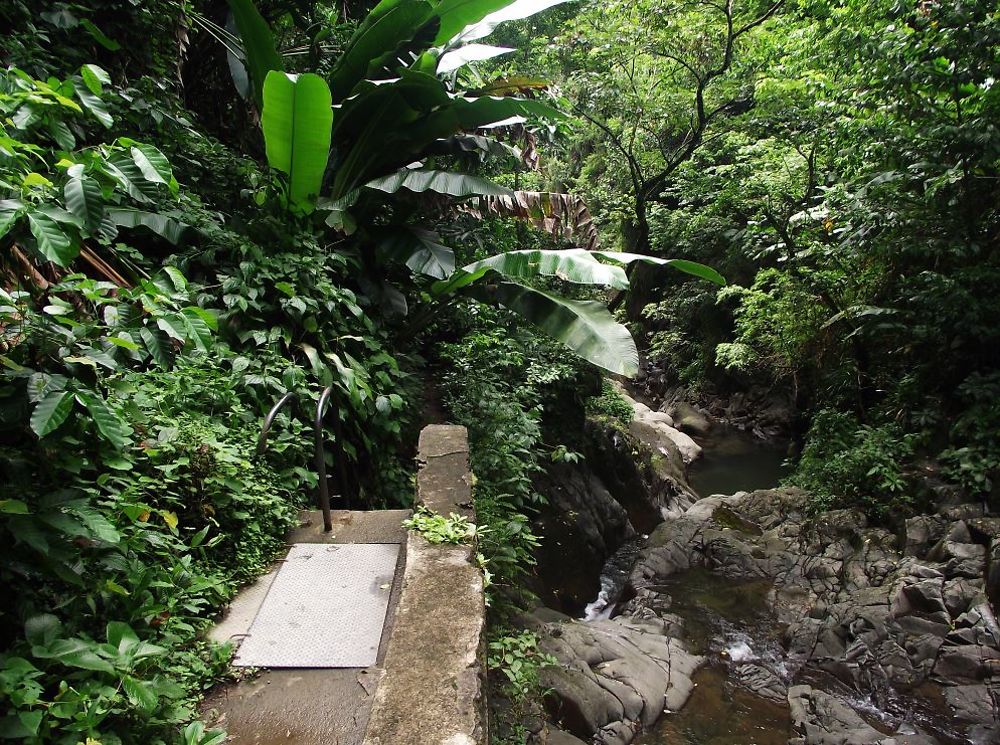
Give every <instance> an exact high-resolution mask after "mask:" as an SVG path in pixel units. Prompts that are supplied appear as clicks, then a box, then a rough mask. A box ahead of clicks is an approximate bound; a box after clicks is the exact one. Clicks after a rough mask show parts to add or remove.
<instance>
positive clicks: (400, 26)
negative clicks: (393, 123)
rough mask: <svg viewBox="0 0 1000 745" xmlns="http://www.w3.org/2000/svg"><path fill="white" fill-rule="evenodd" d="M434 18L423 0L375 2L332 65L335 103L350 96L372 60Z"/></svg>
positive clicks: (429, 6)
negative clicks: (376, 3) (334, 64)
mask: <svg viewBox="0 0 1000 745" xmlns="http://www.w3.org/2000/svg"><path fill="white" fill-rule="evenodd" d="M433 17H434V9H433V8H432V7H431V4H430V3H428V2H426V0H383V1H382V2H381V3H379V4H378V5H376V6H375V7H374V8H373V9H372V11H371V12H370V13H369V14H368V15H367V16H366V17H365V20H364V21H363V22H362V23H361V25H360V26H358V29H357V31H355V32H354V34H353V35H352V36H351V38H350V40H349V41H348V42H347V47H346V48H345V49H344V53H343V54H342V55H341V56H340V58H339V59H338V60H337V64H336V66H335V67H334V68H333V73H332V74H331V76H330V81H331V82H332V84H333V92H334V98H335V100H336V101H337V103H340V102H341V101H343V100H344V99H345V98H347V97H348V96H350V95H351V93H352V91H353V90H354V87H355V86H356V85H357V84H358V83H359V82H360V81H361V80H363V79H364V77H365V75H366V73H367V72H368V69H369V67H370V66H371V64H372V63H373V62H375V61H376V60H378V59H380V58H382V57H383V56H384V55H386V54H388V53H391V52H393V51H395V50H396V49H398V48H399V47H400V46H401V45H403V44H405V43H406V42H407V41H409V40H411V39H413V38H414V36H416V35H418V33H420V32H421V30H422V28H423V27H424V26H425V25H426V24H427V23H428V21H431V19H432V18H433ZM432 38H433V37H428V41H430V39H432ZM428 46H429V44H428Z"/></svg>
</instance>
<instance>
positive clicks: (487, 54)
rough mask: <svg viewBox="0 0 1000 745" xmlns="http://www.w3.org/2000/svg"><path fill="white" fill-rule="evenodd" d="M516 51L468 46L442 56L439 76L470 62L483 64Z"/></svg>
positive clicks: (439, 61) (484, 46) (509, 48)
mask: <svg viewBox="0 0 1000 745" xmlns="http://www.w3.org/2000/svg"><path fill="white" fill-rule="evenodd" d="M513 51H515V50H514V49H512V48H511V47H495V46H492V45H490V44H467V45H466V46H464V47H459V48H458V49H454V50H452V51H450V52H447V53H446V54H443V55H441V59H440V60H438V68H437V71H438V74H439V75H444V74H447V73H449V72H454V71H455V70H457V69H459V68H460V67H463V66H465V65H467V64H469V63H470V62H481V61H482V60H488V59H493V58H494V57H499V56H501V55H503V54H510V53H511V52H513Z"/></svg>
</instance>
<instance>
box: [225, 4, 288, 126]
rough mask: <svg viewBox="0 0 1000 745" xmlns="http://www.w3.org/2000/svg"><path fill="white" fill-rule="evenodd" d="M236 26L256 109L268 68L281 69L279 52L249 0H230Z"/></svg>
mask: <svg viewBox="0 0 1000 745" xmlns="http://www.w3.org/2000/svg"><path fill="white" fill-rule="evenodd" d="M229 8H230V10H232V12H233V20H234V21H235V22H236V29H237V31H239V33H240V38H241V39H242V40H243V61H244V65H245V66H246V69H247V72H248V73H249V74H250V80H251V82H252V83H253V94H254V101H256V103H257V108H258V110H260V109H261V107H262V106H263V105H264V81H265V80H266V79H267V75H268V73H269V72H271V70H283V69H285V68H284V65H283V64H282V61H281V55H280V54H278V52H277V50H276V49H275V47H274V36H272V34H271V29H270V28H269V27H268V25H267V23H266V22H265V21H264V19H263V18H262V17H261V15H260V13H259V12H258V11H257V8H256V7H255V6H254V4H253V2H252V0H229Z"/></svg>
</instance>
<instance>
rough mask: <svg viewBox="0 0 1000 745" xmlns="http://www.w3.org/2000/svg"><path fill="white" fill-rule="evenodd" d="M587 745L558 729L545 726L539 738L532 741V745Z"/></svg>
mask: <svg viewBox="0 0 1000 745" xmlns="http://www.w3.org/2000/svg"><path fill="white" fill-rule="evenodd" d="M536 744H537V745H587V743H585V742H584V741H583V740H581V739H580V738H578V737H573V735H571V734H569V733H568V732H563V731H562V730H561V729H559V728H558V727H553V726H551V725H547V726H546V727H545V730H544V731H543V732H542V734H541V736H540V737H538V738H536V739H534V740H533V741H532V745H536Z"/></svg>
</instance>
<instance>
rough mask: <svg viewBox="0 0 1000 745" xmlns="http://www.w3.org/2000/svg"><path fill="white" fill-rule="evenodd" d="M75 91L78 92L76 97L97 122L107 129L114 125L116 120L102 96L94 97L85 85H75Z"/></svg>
mask: <svg viewBox="0 0 1000 745" xmlns="http://www.w3.org/2000/svg"><path fill="white" fill-rule="evenodd" d="M73 89H74V90H75V91H76V97H77V98H79V99H80V103H82V104H83V107H84V108H85V109H86V110H87V111H89V112H90V113H91V114H93V115H94V117H95V118H96V119H97V121H99V122H100V123H101V124H103V125H104V126H105V127H110V126H111V125H112V124H114V122H115V120H114V118H113V117H112V116H111V114H110V113H109V112H108V107H107V106H105V105H104V101H102V100H101V98H100V96H96V95H94V94H93V93H92V92H91V90H90V89H89V88H87V86H85V85H78V84H77V83H73Z"/></svg>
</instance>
